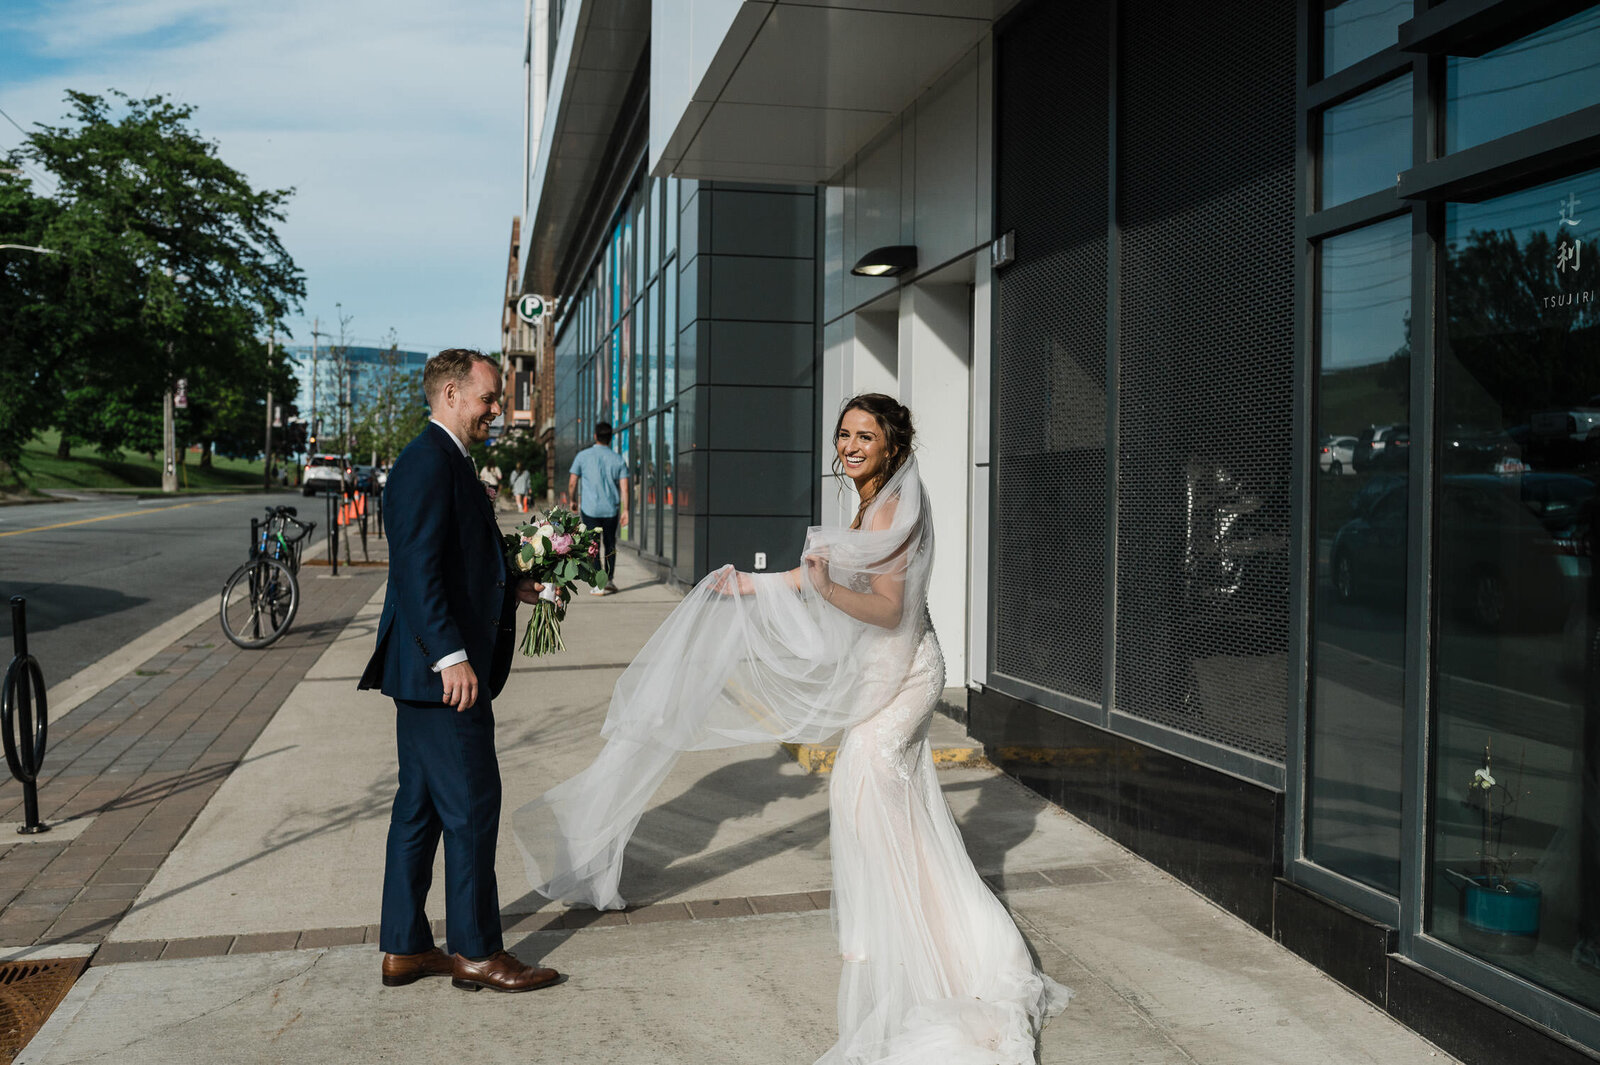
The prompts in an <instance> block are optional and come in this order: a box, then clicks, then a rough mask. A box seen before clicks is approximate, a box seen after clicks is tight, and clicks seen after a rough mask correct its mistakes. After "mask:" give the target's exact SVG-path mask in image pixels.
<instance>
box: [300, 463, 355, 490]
mask: <svg viewBox="0 0 1600 1065" xmlns="http://www.w3.org/2000/svg"><path fill="white" fill-rule="evenodd" d="M352 483H354V479H353V478H352V477H351V476H350V469H349V466H348V465H347V464H346V463H345V460H344V456H343V455H312V456H311V458H310V459H308V460H307V461H306V472H305V474H304V475H303V476H302V477H301V478H300V491H301V493H302V494H303V495H308V496H313V495H317V494H318V493H320V492H342V491H344V489H345V486H346V485H349V484H352Z"/></svg>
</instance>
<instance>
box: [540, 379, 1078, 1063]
mask: <svg viewBox="0 0 1600 1065" xmlns="http://www.w3.org/2000/svg"><path fill="white" fill-rule="evenodd" d="M912 436H913V429H912V425H911V412H910V411H909V410H907V409H906V408H905V407H904V406H902V405H901V404H900V403H898V402H897V401H895V400H894V399H892V398H890V397H888V396H884V395H879V394H876V393H872V394H867V395H861V396H856V397H855V398H853V399H851V400H849V401H848V402H846V403H845V404H844V407H843V409H842V410H841V411H840V415H839V420H838V423H837V425H836V427H835V430H834V448H835V450H836V452H837V456H836V458H835V461H834V468H835V471H836V472H842V473H843V475H844V476H846V477H848V478H849V479H850V480H851V481H852V482H853V483H854V485H855V489H856V492H857V494H858V495H859V497H860V506H859V507H858V508H857V510H856V515H855V520H854V521H853V522H852V523H851V525H850V526H849V527H848V528H845V529H838V528H823V527H816V528H812V529H811V530H810V531H809V533H808V534H807V537H806V545H805V549H804V551H803V553H802V561H801V565H800V566H799V567H797V568H796V569H793V570H790V571H788V572H786V573H772V574H764V573H742V572H735V571H734V570H733V568H732V567H724V568H723V569H720V570H718V571H716V572H714V573H712V574H710V575H709V576H707V577H706V579H705V580H703V581H701V582H700V583H699V584H698V585H697V586H696V587H695V588H694V589H693V590H692V591H691V592H690V593H689V594H688V595H687V596H686V597H685V598H684V600H683V602H682V603H681V604H679V606H678V607H677V608H676V609H675V610H674V611H673V612H672V614H671V615H670V616H669V617H668V618H667V620H666V621H665V622H663V623H662V625H661V627H660V628H659V629H658V630H657V631H656V633H655V635H654V636H652V637H651V639H650V641H649V642H648V643H647V644H646V645H645V647H644V649H643V650H642V651H641V652H640V653H639V655H638V657H637V658H635V659H634V661H633V663H632V665H630V666H629V667H628V669H627V670H626V671H625V672H624V673H623V675H622V677H621V678H620V679H619V680H618V681H617V685H616V689H615V691H614V692H613V694H612V699H611V707H610V711H609V713H608V714H607V716H606V723H605V727H604V729H603V730H602V731H603V734H604V735H605V737H606V745H605V747H604V749H603V750H602V751H601V753H600V755H599V756H598V757H597V758H596V759H595V761H594V762H593V763H592V764H591V765H590V766H589V767H588V768H587V769H585V770H584V771H583V772H581V773H579V774H578V775H577V776H575V777H573V778H572V779H571V780H568V781H566V782H565V783H562V784H559V785H557V786H556V787H554V788H552V789H551V790H550V791H548V792H546V793H545V795H544V796H543V797H541V798H539V799H537V800H535V801H534V802H532V803H529V804H528V805H527V806H525V807H523V808H522V809H520V810H518V811H517V812H516V813H515V814H514V815H513V827H514V829H515V831H516V836H517V840H518V842H519V844H520V845H521V846H522V850H523V856H524V858H525V859H526V861H527V866H528V873H529V879H530V880H531V881H532V882H533V884H534V887H535V890H537V891H538V892H540V893H541V894H543V895H546V896H548V897H550V898H553V899H561V900H565V901H567V902H569V903H573V904H577V905H585V906H593V907H595V908H598V909H617V908H621V907H622V906H624V905H625V903H624V902H623V899H622V897H621V895H619V894H618V892H617V887H618V883H619V881H620V879H621V875H622V858H623V851H624V848H625V847H626V845H627V842H628V838H629V837H630V836H631V835H632V834H633V830H634V827H635V826H636V825H637V824H638V822H639V818H640V816H641V815H642V814H643V813H644V809H645V806H646V804H647V803H648V802H649V800H650V797H651V795H653V794H654V793H655V791H656V789H657V788H658V787H659V786H660V784H661V782H662V780H663V779H664V778H665V777H666V775H667V773H668V772H669V771H670V770H671V768H672V766H673V764H674V763H675V762H676V761H677V758H678V756H679V755H680V754H682V753H683V752H685V751H691V750H706V749H711V748H716V747H728V746H734V745H737V744H746V743H771V742H773V741H775V740H776V741H785V742H802V743H815V742H819V741H821V740H823V739H826V738H827V737H829V736H831V735H832V734H834V733H836V732H838V731H839V730H840V729H841V728H842V729H844V730H845V733H844V736H843V738H842V739H841V741H840V743H839V755H838V759H837V761H836V762H835V764H834V768H833V775H832V780H831V783H830V785H829V803H830V812H831V817H830V822H831V832H832V840H831V843H832V852H833V909H834V924H835V927H836V929H837V931H838V936H839V949H840V954H841V955H842V957H843V959H844V975H843V978H842V981H841V983H840V987H839V1041H838V1042H837V1043H836V1044H834V1046H833V1047H832V1048H831V1049H830V1050H829V1051H828V1052H827V1053H826V1054H824V1055H823V1056H822V1057H821V1058H820V1059H819V1060H818V1063H817V1065H866V1063H872V1065H925V1063H929V1062H939V1063H940V1065H1031V1063H1032V1062H1033V1061H1034V1051H1035V1046H1036V1043H1037V1039H1038V1034H1039V1030H1040V1028H1042V1027H1043V1025H1044V1023H1045V1021H1047V1020H1048V1019H1049V1018H1050V1017H1053V1016H1054V1015H1055V1014H1057V1013H1059V1012H1060V1011H1061V1009H1062V1008H1063V1007H1064V1006H1065V1005H1066V1002H1067V999H1068V998H1069V997H1070V995H1071V992H1070V991H1069V990H1068V989H1067V988H1065V987H1062V986H1061V985H1060V984H1058V983H1056V982H1055V981H1054V980H1052V979H1050V977H1048V976H1046V975H1044V974H1043V973H1041V972H1039V971H1038V970H1037V969H1036V968H1035V967H1034V964H1033V959H1032V957H1031V955H1030V954H1029V953H1028V948H1027V945H1026V944H1025V943H1024V941H1023V939H1022V936H1021V934H1020V933H1019V932H1018V931H1017V928H1016V925H1015V924H1014V923H1013V922H1012V920H1011V916H1010V914H1008V913H1007V912H1006V909H1005V907H1003V906H1002V905H1001V904H1000V902H999V900H998V899H996V898H995V897H994V895H993V894H992V893H991V892H990V891H989V889H988V888H987V886H985V884H984V883H983V881H982V880H981V879H980V878H979V876H978V872H977V870H976V869H975V868H974V867H973V865H972V861H971V859H970V858H968V857H967V852H966V849H965V847H964V846H963V845H962V842H961V835H960V832H959V830H958V829H957V827H956V824H955V820H954V818H953V817H952V816H951V814H950V808H949V807H948V806H947V805H946V803H945V801H944V796H943V794H942V793H941V792H940V790H939V782H938V780H937V779H936V776H935V772H934V767H933V756H932V751H931V749H930V747H929V744H928V723H929V720H930V719H931V717H932V715H933V710H934V704H935V702H936V701H937V700H938V698H939V695H940V692H941V691H942V690H943V688H944V659H943V656H942V655H941V654H940V651H939V641H938V639H937V637H936V636H935V635H934V632H933V627H932V624H931V623H930V621H929V618H928V607H927V593H928V577H929V573H930V571H931V568H932V564H933V521H932V515H931V514H930V513H929V509H928V502H927V499H926V496H925V493H924V490H923V485H922V481H921V479H920V478H919V477H918V475H917V463H916V458H915V457H914V456H913V454H912Z"/></svg>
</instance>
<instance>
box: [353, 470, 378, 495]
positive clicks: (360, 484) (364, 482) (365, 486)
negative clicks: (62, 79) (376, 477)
mask: <svg viewBox="0 0 1600 1065" xmlns="http://www.w3.org/2000/svg"><path fill="white" fill-rule="evenodd" d="M354 477H355V486H356V491H358V492H371V491H374V490H375V489H376V487H377V485H376V484H375V483H374V481H373V473H372V467H371V466H357V467H355V472H354Z"/></svg>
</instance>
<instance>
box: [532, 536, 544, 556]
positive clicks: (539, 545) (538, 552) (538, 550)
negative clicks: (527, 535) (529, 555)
mask: <svg viewBox="0 0 1600 1065" xmlns="http://www.w3.org/2000/svg"><path fill="white" fill-rule="evenodd" d="M545 543H546V541H545V539H544V537H542V536H540V537H537V538H536V539H535V540H534V541H533V557H534V558H543V557H544V545H545Z"/></svg>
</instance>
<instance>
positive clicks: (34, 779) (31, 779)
mask: <svg viewBox="0 0 1600 1065" xmlns="http://www.w3.org/2000/svg"><path fill="white" fill-rule="evenodd" d="M27 603H28V601H27V600H26V599H24V598H23V597H22V596H20V595H15V596H12V597H11V639H12V642H13V644H14V645H15V647H16V657H15V658H13V659H12V660H11V668H10V669H8V670H6V679H5V685H4V687H3V688H0V729H3V732H4V736H3V738H4V740H5V749H6V763H7V764H8V765H9V766H10V767H11V775H12V776H14V777H16V778H17V780H18V781H19V782H20V783H21V784H22V812H23V817H24V821H23V823H22V825H21V826H19V827H18V829H17V831H18V832H19V833H22V834H24V835H30V836H31V835H34V834H35V833H39V832H48V831H50V826H49V825H46V824H43V823H41V822H40V821H39V769H40V767H41V766H43V764H44V751H45V744H46V742H47V739H48V734H49V718H50V714H49V707H48V706H47V705H46V702H45V690H44V671H43V670H41V669H40V668H39V661H38V659H36V658H34V657H33V656H32V655H30V654H29V653H28V610H27ZM35 702H37V704H38V713H37V714H35V713H34V705H35ZM13 733H15V735H13Z"/></svg>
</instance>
